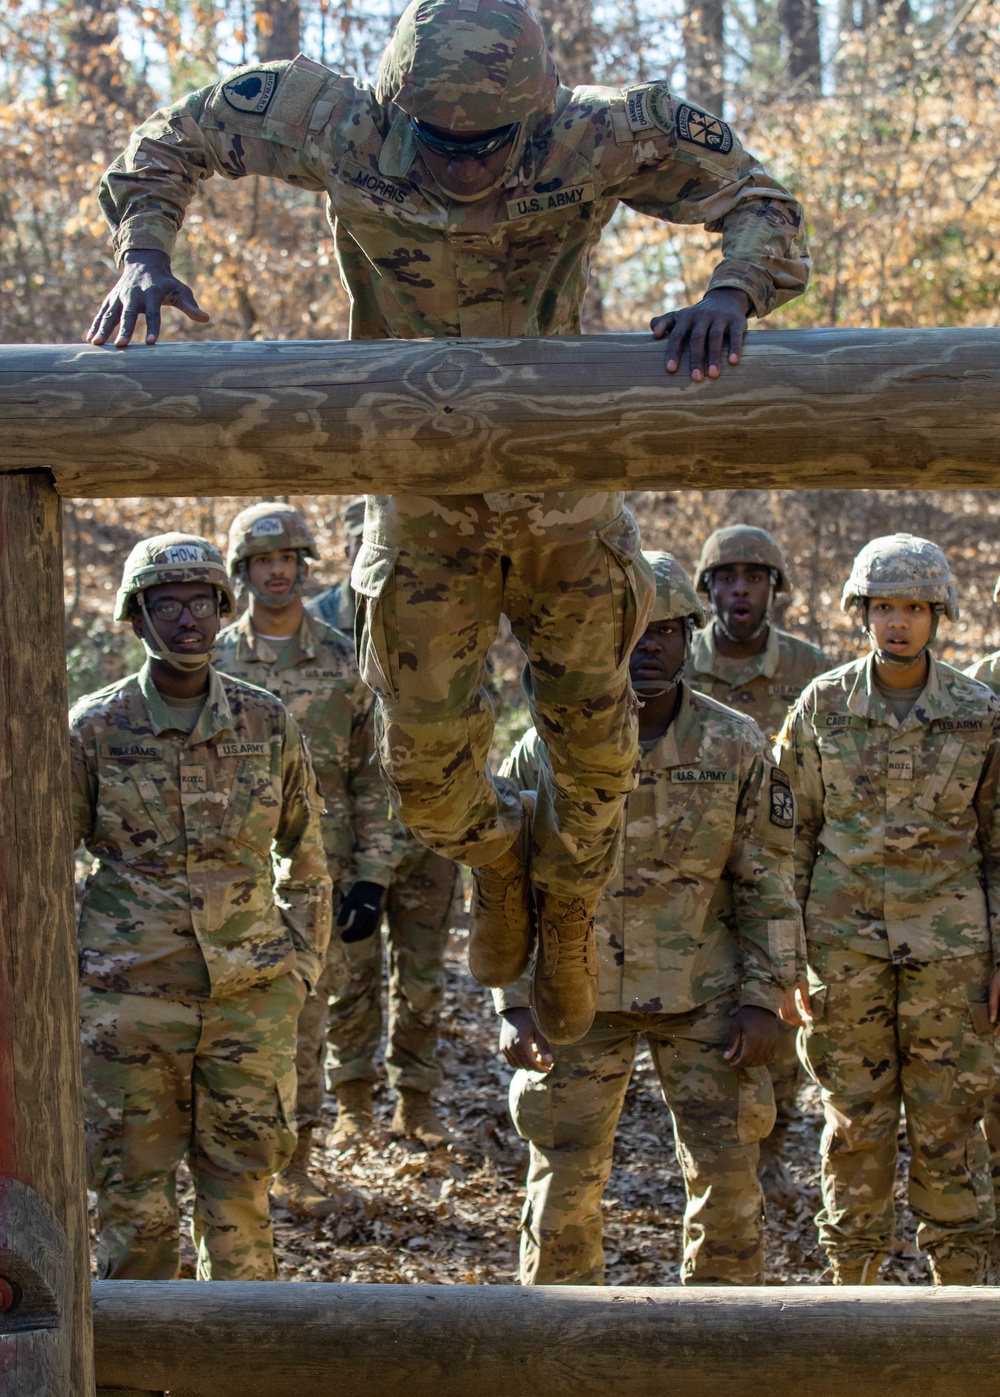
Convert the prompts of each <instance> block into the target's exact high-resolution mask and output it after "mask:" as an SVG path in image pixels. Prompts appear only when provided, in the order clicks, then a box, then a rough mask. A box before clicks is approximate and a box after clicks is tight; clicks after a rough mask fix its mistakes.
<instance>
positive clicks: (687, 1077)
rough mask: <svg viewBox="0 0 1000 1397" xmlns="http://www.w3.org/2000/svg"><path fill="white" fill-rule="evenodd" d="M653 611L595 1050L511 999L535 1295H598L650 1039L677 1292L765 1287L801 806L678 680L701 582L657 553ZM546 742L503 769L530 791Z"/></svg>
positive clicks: (738, 725)
mask: <svg viewBox="0 0 1000 1397" xmlns="http://www.w3.org/2000/svg"><path fill="white" fill-rule="evenodd" d="M646 556H647V558H648V559H649V561H650V563H651V565H652V569H653V573H654V576H655V579H656V602H655V605H654V608H653V616H652V620H651V621H650V624H649V626H648V628H647V630H646V632H645V634H644V635H643V636H642V637H641V638H640V640H639V643H638V644H637V645H636V647H635V649H634V650H633V652H632V659H631V671H632V682H633V685H634V687H635V689H636V691H637V693H638V694H639V701H640V705H641V706H640V710H639V741H640V744H641V748H642V758H641V764H640V769H639V786H638V788H637V790H635V791H634V792H633V793H632V794H631V795H630V796H629V797H628V800H627V801H626V806H625V837H624V852H623V858H622V864H621V867H620V868H619V870H618V871H617V872H616V874H615V876H614V878H613V879H612V880H611V882H610V883H609V884H608V885H607V887H606V888H605V890H604V894H603V896H602V898H601V902H600V904H599V907H598V913H597V928H598V942H597V944H598V956H599V964H600V972H599V975H600V980H599V985H600V992H599V998H598V1012H597V1016H596V1018H595V1020H594V1025H593V1027H592V1028H591V1030H590V1032H589V1033H588V1034H587V1036H586V1037H585V1038H583V1039H582V1040H581V1041H580V1042H579V1043H574V1044H573V1045H572V1046H568V1047H557V1048H555V1049H550V1046H549V1044H548V1042H547V1041H546V1039H545V1037H544V1035H543V1034H542V1033H540V1032H539V1030H538V1028H537V1026H536V1025H535V1024H534V1022H533V1021H532V1016H531V1012H530V1010H529V1008H528V1007H527V1005H528V994H527V985H526V983H523V982H522V983H520V984H517V985H514V986H512V987H511V988H509V989H507V990H505V991H503V992H497V1006H498V1009H499V1010H500V1012H501V1013H502V1014H503V1016H504V1019H505V1023H504V1025H503V1028H502V1030H501V1035H500V1046H501V1050H502V1051H503V1052H504V1054H505V1056H506V1057H507V1060H508V1062H509V1063H510V1064H511V1066H512V1067H515V1068H517V1069H518V1071H517V1073H516V1075H515V1077H514V1080H513V1082H512V1083H511V1113H512V1115H513V1118H514V1122H515V1124H516V1126H517V1129H518V1131H519V1132H520V1134H521V1135H523V1136H524V1137H525V1138H526V1139H527V1140H529V1141H530V1142H531V1155H530V1163H529V1167H528V1191H527V1199H526V1201H525V1207H524V1215H523V1219H522V1231H521V1280H522V1283H523V1284H525V1285H529V1284H549V1285H552V1284H568V1283H572V1284H577V1285H600V1284H601V1282H602V1281H603V1279H604V1252H603V1249H602V1246H601V1195H602V1193H603V1191H604V1187H605V1184H606V1183H607V1180H608V1175H609V1173H610V1171H611V1157H612V1150H613V1146H614V1138H615V1129H616V1126H617V1123H618V1117H619V1115H620V1113H621V1109H622V1103H623V1102H624V1099H625V1090H626V1088H627V1086H628V1081H629V1077H630V1076H631V1073H632V1064H633V1061H634V1059H635V1053H636V1050H637V1048H638V1046H639V1043H640V1040H641V1039H642V1038H645V1039H646V1041H647V1042H648V1044H649V1048H650V1051H651V1053H652V1056H653V1062H654V1064H655V1066H656V1070H657V1072H658V1074H659V1078H660V1083H661V1086H662V1089H663V1096H664V1100H665V1101H666V1103H667V1105H668V1106H669V1108H670V1110H671V1112H672V1113H673V1119H674V1129H675V1133H676V1146H677V1157H678V1160H679V1162H680V1165H681V1168H682V1170H683V1173H684V1182H685V1187H686V1189H687V1210H686V1212H685V1218H684V1261H683V1266H682V1269H681V1277H682V1280H683V1281H684V1282H685V1283H687V1284H701V1285H705V1284H713V1283H714V1284H728V1285H759V1284H761V1283H762V1282H763V1279H764V1249H763V1241H764V1238H763V1212H764V1210H763V1198H762V1195H761V1188H760V1183H759V1181H758V1179H757V1173H756V1167H757V1154H758V1141H759V1140H760V1139H761V1138H762V1137H763V1136H765V1135H766V1134H767V1132H768V1131H769V1130H770V1128H771V1126H772V1124H773V1122H774V1097H773V1093H772V1087H771V1079H770V1076H769V1074H768V1070H767V1066H766V1064H767V1062H768V1060H769V1058H770V1056H771V1053H772V1051H773V1049H774V1045H775V1042H776V1041H777V1026H778V1020H777V1013H778V1009H779V1008H780V1006H781V1002H782V998H783V995H784V991H785V987H787V986H789V985H791V984H792V982H793V981H794V978H795V976H796V974H797V973H799V963H800V955H801V918H800V916H799V911H798V907H797V906H796V902H795V895H794V887H793V874H792V846H793V840H794V825H795V806H794V801H793V799H792V795H791V791H790V788H789V784H788V781H787V779H786V777H785V776H784V775H783V773H782V772H781V771H779V770H778V769H777V768H776V767H775V766H774V764H773V762H772V760H771V752H770V749H769V747H768V745H767V743H766V742H765V740H764V738H763V736H762V735H761V733H760V731H759V730H758V728H757V726H756V725H755V724H754V723H753V722H752V721H751V720H749V719H748V718H745V717H743V715H742V714H739V713H735V712H734V711H733V710H732V709H729V708H725V707H723V705H722V704H719V703H716V702H715V700H714V699H711V698H706V697H705V696H704V695H702V694H699V693H696V692H694V691H693V690H691V689H690V688H688V686H687V685H686V684H685V683H684V682H683V681H682V680H680V679H679V677H678V676H679V675H680V672H681V669H682V666H683V664H684V660H685V657H686V655H687V650H688V643H689V638H690V635H691V631H692V629H693V627H694V626H695V625H696V624H701V623H703V621H704V613H703V611H702V608H701V603H700V602H699V600H698V598H697V596H696V595H695V593H694V590H693V588H692V586H691V582H690V580H689V578H688V577H687V575H686V573H685V572H684V571H683V569H682V568H681V567H680V566H679V565H678V563H677V562H676V561H675V560H674V559H673V558H672V557H671V556H670V555H669V554H668V553H651V554H647V555H646ZM547 761H548V754H547V753H546V751H545V747H544V744H543V743H542V742H541V741H540V740H539V738H538V735H537V733H535V732H534V731H533V730H532V731H529V732H528V733H527V734H526V735H525V737H523V738H522V739H521V741H520V742H519V743H518V745H517V747H516V748H515V749H514V752H513V754H512V755H511V757H510V759H509V760H508V762H507V764H506V765H505V766H504V768H503V770H504V772H505V773H508V774H509V775H510V776H511V777H512V778H513V779H514V780H515V782H516V783H517V785H518V786H519V787H520V788H521V789H522V790H529V789H531V790H533V789H535V788H536V786H537V781H538V776H539V773H540V771H541V770H542V769H543V768H544V766H545V763H546V762H547Z"/></svg>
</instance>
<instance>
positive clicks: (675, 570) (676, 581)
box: [642, 549, 705, 626]
mask: <svg viewBox="0 0 1000 1397" xmlns="http://www.w3.org/2000/svg"><path fill="white" fill-rule="evenodd" d="M642 556H643V557H644V558H645V559H646V562H647V563H648V564H649V566H650V567H651V568H652V569H653V579H654V581H655V583H656V600H655V601H654V603H653V614H652V615H651V616H650V618H649V619H650V621H651V622H652V621H676V620H680V619H681V618H682V617H688V616H689V617H690V618H691V620H692V621H693V622H694V624H695V625H696V626H703V625H704V624H705V608H704V607H703V606H702V604H701V600H700V599H699V597H698V594H697V592H696V591H695V590H694V587H693V586H692V585H691V579H690V577H688V575H687V573H686V572H685V571H684V569H683V568H682V567H681V565H680V563H679V562H678V561H677V559H676V558H675V557H674V556H673V554H671V553H658V552H654V551H651V550H646V549H644V550H643V554H642Z"/></svg>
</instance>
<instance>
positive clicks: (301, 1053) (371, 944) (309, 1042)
mask: <svg viewBox="0 0 1000 1397" xmlns="http://www.w3.org/2000/svg"><path fill="white" fill-rule="evenodd" d="M457 877H458V868H457V866H456V865H455V864H454V863H453V862H452V861H451V859H443V858H442V857H441V855H440V854H434V853H431V851H430V850H429V849H424V848H423V847H422V846H420V845H415V847H414V848H413V849H412V850H411V852H410V853H408V854H407V855H406V856H405V858H404V859H403V860H402V862H401V863H400V864H399V865H398V867H397V869H396V871H395V875H394V878H393V882H392V884H391V885H390V887H389V891H388V896H387V898H386V911H385V921H386V924H387V928H388V937H387V943H388V959H389V966H388V979H389V1033H388V1043H387V1046H386V1054H385V1065H386V1072H387V1074H388V1077H389V1085H390V1086H391V1087H393V1088H394V1089H395V1090H397V1091H398V1090H399V1089H400V1088H401V1087H409V1088H411V1089H412V1090H414V1091H424V1092H431V1091H434V1090H435V1088H437V1087H439V1086H440V1085H441V1068H440V1066H439V1065H438V1061H437V1041H438V1020H439V1017H440V1012H441V1001H442V999H443V998H444V989H445V970H444V953H445V949H446V947H447V945H448V932H449V930H450V922H451V917H450V915H449V914H450V912H451V908H452V902H453V899H454V895H455V883H456V879H457ZM330 945H331V951H330V955H329V959H328V964H327V970H326V972H325V973H324V975H323V978H322V979H321V980H320V983H319V986H318V987H317V992H316V994H314V995H310V997H309V999H308V1000H307V1001H306V1003H305V1005H304V1006H303V1009H302V1015H301V1017H300V1019H299V1046H298V1056H297V1058H296V1064H297V1067H298V1072H299V1097H298V1118H299V1124H300V1125H302V1126H305V1125H310V1126H313V1127H315V1126H318V1125H319V1124H320V1123H321V1122H320V1112H321V1109H322V1106H323V1058H324V1049H325V1043H326V1041H328V1042H329V1048H330V1065H329V1074H328V1077H329V1085H330V1088H331V1090H334V1089H336V1088H337V1087H338V1086H339V1085H340V1083H341V1082H349V1081H356V1080H359V1079H360V1080H363V1081H368V1082H374V1081H375V1080H376V1074H375V1068H374V1065H373V1064H374V1059H375V1054H376V1053H377V1052H378V1048H379V1043H380V1042H381V1041H382V937H381V935H375V936H369V937H368V939H367V940H366V941H356V942H353V943H349V944H347V945H346V946H345V945H344V944H343V943H339V944H338V942H337V938H336V928H335V929H334V941H331V943H330Z"/></svg>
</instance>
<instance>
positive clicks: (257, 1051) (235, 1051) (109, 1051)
mask: <svg viewBox="0 0 1000 1397" xmlns="http://www.w3.org/2000/svg"><path fill="white" fill-rule="evenodd" d="M304 991H305V986H304V985H303V982H302V981H301V980H300V979H299V978H298V976H296V975H283V976H281V978H280V979H277V980H275V981H273V982H272V983H271V984H269V985H265V986H264V987H263V988H261V989H256V990H251V991H250V992H249V993H247V994H242V995H239V996H236V997H234V998H233V999H226V1000H221V1001H212V1000H208V999H200V1000H194V999H192V1000H175V999H159V998H154V997H153V996H152V995H142V994H113V993H109V992H107V991H105V990H95V989H90V988H88V987H87V986H84V987H82V989H81V995H80V1017H81V1030H82V1038H83V1085H84V1118H85V1123H86V1134H87V1164H88V1173H89V1181H90V1186H91V1187H92V1188H94V1189H95V1190H96V1191H97V1209H98V1216H99V1220H100V1235H99V1239H98V1251H97V1258H98V1259H97V1273H98V1275H99V1276H100V1277H102V1278H103V1279H112V1280H124V1279H127V1280H173V1279H175V1278H176V1276H177V1274H178V1270H179V1264H180V1223H179V1217H178V1209H177V1166H178V1165H179V1164H180V1162H181V1160H183V1159H187V1162H188V1166H189V1168H190V1170H191V1176H192V1179H193V1181H194V1189H195V1205H194V1223H193V1232H194V1240H195V1244H196V1246H197V1248H198V1278H199V1280H231V1281H237V1280H243V1281H248V1280H261V1281H265V1280H274V1279H275V1276H276V1269H275V1261H274V1248H273V1244H272V1235H271V1218H270V1211H269V1204H268V1197H267V1191H268V1188H269V1186H270V1183H271V1179H272V1177H273V1176H274V1174H276V1173H277V1172H279V1171H280V1170H281V1169H283V1168H284V1166H285V1165H286V1164H287V1162H288V1160H289V1159H290V1158H291V1156H292V1151H293V1149H294V1148H295V1123H294V1105H295V1066H294V1052H295V1024H296V1021H297V1019H298V1014H299V1009H300V1007H301V1004H302V1000H303V996H304Z"/></svg>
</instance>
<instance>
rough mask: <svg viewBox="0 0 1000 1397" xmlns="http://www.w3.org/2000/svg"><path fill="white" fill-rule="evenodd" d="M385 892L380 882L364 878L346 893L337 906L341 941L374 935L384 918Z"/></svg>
mask: <svg viewBox="0 0 1000 1397" xmlns="http://www.w3.org/2000/svg"><path fill="white" fill-rule="evenodd" d="M384 892H385V889H384V888H383V887H381V886H380V885H379V884H378V883H366V882H364V881H363V880H362V881H359V882H357V883H355V884H354V886H353V887H352V888H351V889H350V891H349V892H347V893H345V894H344V896H343V897H342V898H341V901H340V906H339V907H338V908H337V925H338V926H339V927H340V928H341V932H340V939H341V941H367V939H368V937H369V936H374V934H375V932H376V931H378V928H379V922H381V920H382V896H383V894H384Z"/></svg>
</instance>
